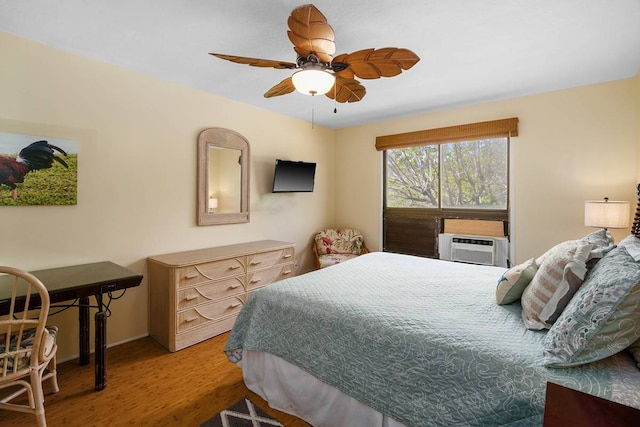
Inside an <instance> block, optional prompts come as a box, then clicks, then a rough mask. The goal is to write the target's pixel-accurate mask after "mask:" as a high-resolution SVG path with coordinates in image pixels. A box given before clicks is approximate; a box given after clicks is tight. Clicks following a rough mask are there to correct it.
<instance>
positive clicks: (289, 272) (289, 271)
mask: <svg viewBox="0 0 640 427" xmlns="http://www.w3.org/2000/svg"><path fill="white" fill-rule="evenodd" d="M282 274H284V275H285V276H286V275H287V274H291V270H285V271H283V272H282Z"/></svg>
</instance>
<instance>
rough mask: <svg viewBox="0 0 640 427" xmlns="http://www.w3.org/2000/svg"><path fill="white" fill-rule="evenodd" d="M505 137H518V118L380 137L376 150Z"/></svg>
mask: <svg viewBox="0 0 640 427" xmlns="http://www.w3.org/2000/svg"><path fill="white" fill-rule="evenodd" d="M505 136H518V118H517V117H512V118H509V119H500V120H492V121H488V122H478V123H469V124H466V125H457V126H448V127H444V128H437V129H427V130H419V131H415V132H407V133H398V134H395V135H385V136H378V137H377V138H376V150H378V151H383V150H388V149H391V148H405V147H415V146H421V145H429V144H443V143H447V142H455V141H470V140H476V139H488V138H498V137H505Z"/></svg>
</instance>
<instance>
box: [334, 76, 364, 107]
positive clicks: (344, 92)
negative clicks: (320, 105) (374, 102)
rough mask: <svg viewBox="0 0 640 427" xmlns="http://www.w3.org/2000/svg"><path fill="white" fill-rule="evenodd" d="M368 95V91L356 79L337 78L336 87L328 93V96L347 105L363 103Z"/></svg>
mask: <svg viewBox="0 0 640 427" xmlns="http://www.w3.org/2000/svg"><path fill="white" fill-rule="evenodd" d="M366 94H367V90H366V89H365V88H364V86H362V84H361V83H360V82H359V81H357V80H356V79H353V78H344V77H342V76H336V82H335V84H334V87H332V88H331V90H330V91H329V92H327V93H326V96H327V97H328V98H331V99H335V100H336V101H337V102H340V103H345V102H358V101H361V100H362V98H364V96H365V95H366Z"/></svg>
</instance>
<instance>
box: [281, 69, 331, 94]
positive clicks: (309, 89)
mask: <svg viewBox="0 0 640 427" xmlns="http://www.w3.org/2000/svg"><path fill="white" fill-rule="evenodd" d="M291 80H292V81H293V85H294V86H295V88H296V89H297V90H298V92H301V93H304V94H305V95H324V94H325V93H327V92H329V90H330V89H331V88H332V87H333V84H334V83H335V81H336V76H335V75H334V74H333V73H330V72H328V71H325V70H323V69H318V68H305V69H303V70H300V71H297V72H296V73H294V74H293V76H291Z"/></svg>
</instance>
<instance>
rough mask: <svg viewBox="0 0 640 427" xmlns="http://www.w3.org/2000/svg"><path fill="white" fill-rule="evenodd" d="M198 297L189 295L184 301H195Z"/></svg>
mask: <svg viewBox="0 0 640 427" xmlns="http://www.w3.org/2000/svg"><path fill="white" fill-rule="evenodd" d="M197 298H198V295H187V296H186V297H185V298H184V300H185V301H193V300H194V299H197Z"/></svg>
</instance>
